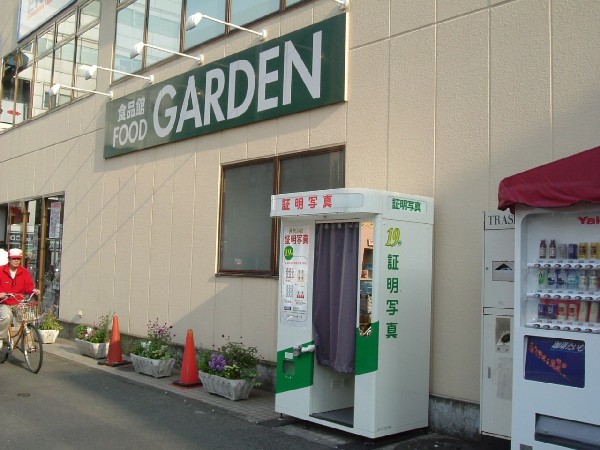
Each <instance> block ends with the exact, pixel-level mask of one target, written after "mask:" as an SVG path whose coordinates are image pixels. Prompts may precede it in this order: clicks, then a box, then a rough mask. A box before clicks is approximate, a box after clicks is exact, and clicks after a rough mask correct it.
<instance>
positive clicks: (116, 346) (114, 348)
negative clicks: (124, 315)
mask: <svg viewBox="0 0 600 450" xmlns="http://www.w3.org/2000/svg"><path fill="white" fill-rule="evenodd" d="M98 364H104V365H106V366H111V367H116V366H123V365H125V364H131V361H126V360H124V359H123V351H122V350H121V332H120V331H119V317H117V316H114V317H113V326H112V333H111V335H110V344H109V346H108V357H107V358H106V361H104V362H103V363H98Z"/></svg>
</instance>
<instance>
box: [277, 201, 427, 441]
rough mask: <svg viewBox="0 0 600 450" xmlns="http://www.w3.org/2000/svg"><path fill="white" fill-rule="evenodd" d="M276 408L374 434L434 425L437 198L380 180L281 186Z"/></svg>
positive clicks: (326, 423) (303, 417)
mask: <svg viewBox="0 0 600 450" xmlns="http://www.w3.org/2000/svg"><path fill="white" fill-rule="evenodd" d="M271 216H272V217H278V218H281V230H280V250H279V251H280V263H279V302H278V334H277V384H276V396H275V410H276V411H277V412H280V413H282V414H286V415H289V416H292V417H296V418H299V419H302V420H306V421H310V422H314V423H318V424H320V425H324V426H328V427H332V428H336V429H340V430H343V431H346V432H349V433H353V434H357V435H362V436H365V437H369V438H378V437H382V436H386V435H391V434H395V433H400V432H404V431H408V430H412V429H417V428H424V427H426V426H427V424H428V404H429V365H430V358H429V356H430V355H429V352H430V324H431V283H432V244H433V201H432V199H430V198H426V197H418V196H414V195H407V194H400V193H394V192H385V191H377V190H370V189H331V190H322V191H311V192H298V193H291V194H281V195H275V196H273V197H272V200H271Z"/></svg>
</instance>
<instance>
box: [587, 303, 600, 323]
mask: <svg viewBox="0 0 600 450" xmlns="http://www.w3.org/2000/svg"><path fill="white" fill-rule="evenodd" d="M588 322H598V302H591V304H590V317H589V318H588Z"/></svg>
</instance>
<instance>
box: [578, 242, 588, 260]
mask: <svg viewBox="0 0 600 450" xmlns="http://www.w3.org/2000/svg"><path fill="white" fill-rule="evenodd" d="M578 257H579V259H588V243H587V242H580V243H579V251H578Z"/></svg>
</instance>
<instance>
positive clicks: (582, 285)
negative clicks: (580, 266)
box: [577, 270, 588, 291]
mask: <svg viewBox="0 0 600 450" xmlns="http://www.w3.org/2000/svg"><path fill="white" fill-rule="evenodd" d="M577 289H578V290H580V291H587V290H588V277H587V275H586V273H585V270H580V271H579V283H578V287H577Z"/></svg>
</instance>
